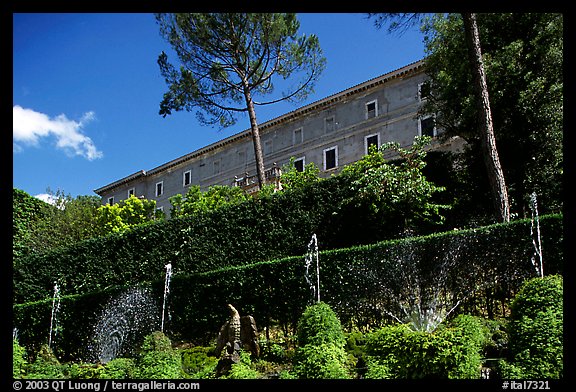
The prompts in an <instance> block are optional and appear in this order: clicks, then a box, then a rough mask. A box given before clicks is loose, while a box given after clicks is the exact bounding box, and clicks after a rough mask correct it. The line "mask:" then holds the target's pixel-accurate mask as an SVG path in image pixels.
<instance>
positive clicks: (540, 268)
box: [530, 192, 544, 278]
mask: <svg viewBox="0 0 576 392" xmlns="http://www.w3.org/2000/svg"><path fill="white" fill-rule="evenodd" d="M530 210H531V211H532V220H531V221H530V236H531V237H532V244H533V245H534V254H533V255H532V259H531V261H532V265H533V266H534V268H535V269H536V274H538V276H540V277H541V278H543V277H544V262H543V261H542V242H541V240H540V220H539V218H538V203H537V200H536V192H532V194H531V195H530ZM534 221H536V229H534ZM534 231H536V233H534ZM536 258H538V260H537V259H536Z"/></svg>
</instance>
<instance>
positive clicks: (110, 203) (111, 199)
mask: <svg viewBox="0 0 576 392" xmlns="http://www.w3.org/2000/svg"><path fill="white" fill-rule="evenodd" d="M113 204H114V196H112V197H109V198H108V205H113Z"/></svg>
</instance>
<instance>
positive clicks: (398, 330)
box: [365, 315, 486, 379]
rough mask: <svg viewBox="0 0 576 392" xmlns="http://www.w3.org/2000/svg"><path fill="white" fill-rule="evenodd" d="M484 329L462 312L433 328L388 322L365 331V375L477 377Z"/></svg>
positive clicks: (407, 377) (370, 376)
mask: <svg viewBox="0 0 576 392" xmlns="http://www.w3.org/2000/svg"><path fill="white" fill-rule="evenodd" d="M485 336H486V331H485V328H484V327H483V325H482V324H481V323H480V321H479V320H478V319H477V318H475V317H473V316H468V315H461V316H458V317H457V318H456V319H454V320H453V321H452V322H451V323H450V324H447V325H441V326H440V327H439V328H437V329H436V330H435V331H434V332H426V331H414V330H412V329H410V328H409V327H408V326H407V325H404V324H399V325H390V326H385V327H382V328H380V329H378V330H376V331H374V332H371V333H369V334H367V337H366V345H365V350H366V363H367V373H366V378H396V379H420V378H441V379H468V378H480V369H481V366H482V356H481V351H482V348H483V346H484V344H485V339H486V338H485Z"/></svg>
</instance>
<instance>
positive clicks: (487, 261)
mask: <svg viewBox="0 0 576 392" xmlns="http://www.w3.org/2000/svg"><path fill="white" fill-rule="evenodd" d="M325 181H328V180H325ZM540 218H541V219H540V224H541V233H542V240H543V244H542V246H543V249H545V250H546V251H545V254H544V255H545V256H544V257H545V260H544V262H545V265H546V270H547V271H548V273H562V270H563V263H562V260H563V245H562V244H563V221H562V216H541V217H540ZM529 233H530V220H519V221H514V222H511V223H509V224H496V225H491V226H485V227H480V228H476V229H469V230H457V231H450V232H445V233H437V234H433V235H428V236H421V237H412V238H408V239H403V240H393V241H384V242H379V243H375V244H371V245H364V246H355V247H350V248H344V249H335V250H323V248H322V243H323V242H322V237H319V239H320V246H321V248H320V249H321V250H320V253H319V260H320V267H321V275H320V276H321V282H320V283H321V292H322V297H323V299H325V300H326V301H330V304H331V307H332V309H333V310H334V312H335V313H336V314H337V315H338V317H339V320H340V322H341V324H342V325H343V326H346V327H350V326H363V327H368V326H371V327H377V326H380V325H382V324H383V323H386V322H390V321H392V319H391V318H390V316H389V315H388V314H387V313H386V312H385V311H384V310H383V309H386V310H388V311H389V312H392V313H394V314H397V315H402V314H403V313H402V309H400V308H399V307H398V298H402V294H403V293H405V291H406V280H405V278H404V275H403V272H402V269H401V268H400V265H401V264H402V265H404V264H406V263H407V265H408V266H411V265H412V264H413V266H412V267H410V268H411V270H410V271H413V273H414V274H415V275H414V276H418V277H419V279H420V282H421V285H422V288H423V289H424V290H432V291H431V292H432V293H433V292H434V291H433V289H434V288H435V287H436V285H437V284H438V280H437V275H438V273H439V270H438V265H440V264H444V265H445V266H447V267H449V268H448V269H446V270H445V271H443V272H442V274H445V279H444V280H443V282H444V283H443V287H444V288H445V291H446V293H450V296H451V297H449V298H448V299H450V298H456V299H463V300H462V302H461V303H460V305H459V306H458V307H457V309H456V311H455V312H467V313H470V314H492V315H494V316H495V317H497V316H498V315H500V312H501V311H502V306H501V303H505V302H506V301H508V300H509V299H510V298H512V296H513V294H514V293H516V292H517V290H518V289H519V286H520V284H521V282H522V281H523V280H524V279H526V278H529V277H532V276H534V272H533V267H532V265H531V264H530V262H529V261H528V260H529V259H530V256H531V255H532V252H533V246H532V243H531V240H530V236H529V235H528V234H529ZM147 235H149V234H147ZM214 235H218V233H217V232H214ZM134 236H135V237H134V240H138V241H140V240H142V237H143V235H142V232H139V231H135V233H134ZM153 238H157V237H153ZM306 240H307V241H306V242H304V246H303V251H305V246H306V244H307V243H308V241H309V238H307V239H306ZM150 242H152V243H153V245H154V246H151V244H149V243H150ZM137 243H138V244H141V247H142V251H143V252H148V253H149V257H150V258H151V259H152V260H154V265H148V264H146V260H147V258H144V257H139V258H137V259H136V260H138V262H139V263H140V269H138V268H137V267H136V266H135V267H134V268H132V267H131V263H132V262H134V261H131V260H129V259H119V258H114V257H113V256H112V255H111V253H110V250H113V249H112V247H113V246H115V247H116V248H117V249H118V248H119V249H123V248H122V246H125V245H119V244H123V242H119V243H117V244H114V245H111V247H110V248H103V249H102V251H101V252H100V253H97V252H95V251H88V250H87V249H89V248H86V249H85V250H84V251H83V252H79V253H78V255H83V254H86V253H91V252H94V253H92V254H94V255H98V256H99V257H100V256H101V257H102V259H98V260H101V261H99V262H100V265H99V266H97V267H95V268H94V275H88V276H90V281H89V282H85V281H84V280H83V279H80V278H78V281H74V280H71V278H77V275H73V276H71V278H70V280H67V282H70V283H68V284H67V285H66V286H64V285H63V286H62V287H63V288H62V291H61V292H62V295H63V296H62V299H61V311H60V316H59V322H58V325H59V326H60V327H61V332H59V334H58V344H57V346H56V347H57V348H58V349H59V350H60V349H61V350H62V352H63V354H62V355H64V353H66V355H69V356H71V358H73V359H75V360H77V359H79V358H82V357H83V354H82V352H79V348H81V347H84V346H85V344H84V343H83V342H85V341H87V340H89V339H90V334H91V331H92V328H93V325H94V324H95V323H96V320H95V315H96V314H98V311H94V312H89V311H87V309H101V308H102V307H103V306H105V305H106V302H107V301H108V300H109V298H110V296H111V295H114V294H115V293H118V292H119V290H121V289H122V286H120V287H117V288H116V287H112V288H110V289H108V290H103V288H104V287H105V286H104V284H105V283H106V284H110V283H111V282H114V280H113V278H115V279H118V280H117V281H116V282H122V281H123V282H126V283H125V285H126V286H131V285H132V284H133V282H135V281H149V280H151V279H154V281H153V282H152V283H151V285H150V286H151V289H152V295H153V297H155V298H162V295H163V290H164V277H165V271H164V268H163V266H164V265H165V263H167V262H170V261H171V262H172V263H173V264H172V265H173V268H174V271H176V272H177V273H175V274H174V275H173V277H172V281H171V284H170V297H169V301H170V302H169V303H170V307H171V309H178V311H177V312H172V315H171V320H170V330H171V332H172V333H174V334H177V335H178V337H179V339H189V340H191V341H194V342H198V343H197V344H207V343H208V342H209V341H210V339H212V338H213V334H214V333H215V332H216V331H218V330H219V329H220V327H221V325H222V322H223V320H226V319H227V317H228V313H227V308H226V304H227V303H230V302H232V303H234V304H235V306H237V308H238V309H243V313H244V312H246V313H247V314H251V315H253V316H254V317H255V319H256V320H257V322H258V327H259V328H265V327H270V326H273V325H281V326H283V327H285V328H294V329H295V328H296V327H297V324H298V321H299V319H300V318H301V316H302V314H303V312H304V310H305V306H306V304H307V303H308V301H309V300H310V291H309V287H308V285H307V284H306V282H305V279H304V278H303V273H304V257H303V256H291V257H285V258H281V259H275V260H270V261H264V262H258V263H252V264H246V265H236V266H232V267H230V266H229V267H223V268H219V269H213V270H212V271H205V272H195V273H189V272H187V271H188V270H187V269H186V268H185V267H184V264H178V263H181V260H182V259H169V258H165V259H163V258H162V255H163V254H164V255H166V254H170V252H171V251H169V250H167V248H163V246H162V241H159V240H154V241H150V240H142V241H141V242H137ZM199 246H201V244H199ZM107 250H108V253H106V251H107ZM246 251H247V252H249V251H250V249H246ZM61 257H69V256H61ZM108 258H110V259H111V260H112V261H113V262H109V261H108V260H107V259H108ZM54 260H58V258H55V259H39V260H38V259H36V261H37V264H36V269H35V271H36V275H38V274H39V271H42V269H43V268H46V267H47V266H50V267H53V266H54V263H55V262H54ZM81 260H84V259H81ZM399 260H402V261H403V262H402V263H401V264H400V263H399ZM48 261H50V263H51V264H44V263H47V262H48ZM448 261H449V263H448V264H445V263H446V262H448ZM410 263H412V264H410ZM81 264H82V263H81ZM83 264H84V265H86V266H87V265H88V264H89V263H88V262H83ZM135 264H136V263H135ZM119 267H121V268H119ZM152 267H155V268H157V269H156V270H154V269H153V268H152ZM147 268H149V269H147ZM108 270H110V271H108ZM154 271H156V272H154ZM59 273H60V272H53V274H54V275H58V274H59ZM108 273H110V274H111V275H110V276H106V275H105V274H108ZM78 275H80V277H81V276H82V274H78ZM104 278H106V279H104ZM76 282H78V283H76ZM486 282H495V283H494V284H493V285H490V286H486ZM95 283H98V284H100V285H101V286H100V287H99V288H94V287H95V286H94V284H95ZM80 284H84V285H85V286H84V287H85V288H87V289H86V293H85V294H82V295H70V294H69V293H70V291H72V288H73V287H76V285H80ZM89 284H92V286H89ZM28 287H30V286H28ZM68 287H70V289H69V288H68ZM52 292H53V282H50V281H49V282H48V283H47V285H46V288H45V289H44V290H39V291H38V293H37V295H38V296H39V297H40V298H44V299H43V300H41V301H37V302H29V303H24V304H15V305H14V306H13V317H14V325H15V326H16V327H17V328H18V330H19V331H20V332H19V339H20V344H22V345H24V346H25V347H26V348H27V349H29V347H31V346H39V345H40V344H41V343H43V342H44V341H45V339H46V325H50V311H51V304H52V301H51V293H52ZM206 298H210V301H206V300H205V299H206ZM487 298H491V299H496V300H497V301H494V300H492V301H488V300H487ZM236 304H237V305H236ZM452 315H455V313H452ZM498 333H501V332H498V330H497V329H496V328H494V334H498ZM498 339H499V340H502V338H498ZM503 344H504V342H501V343H498V347H495V349H498V350H501V347H502V345H503ZM29 352H30V351H29ZM497 356H500V355H497Z"/></svg>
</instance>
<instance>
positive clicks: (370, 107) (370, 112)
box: [366, 100, 378, 119]
mask: <svg viewBox="0 0 576 392" xmlns="http://www.w3.org/2000/svg"><path fill="white" fill-rule="evenodd" d="M377 116H378V101H377V100H374V101H370V102H368V103H366V119H369V118H374V117H377Z"/></svg>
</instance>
